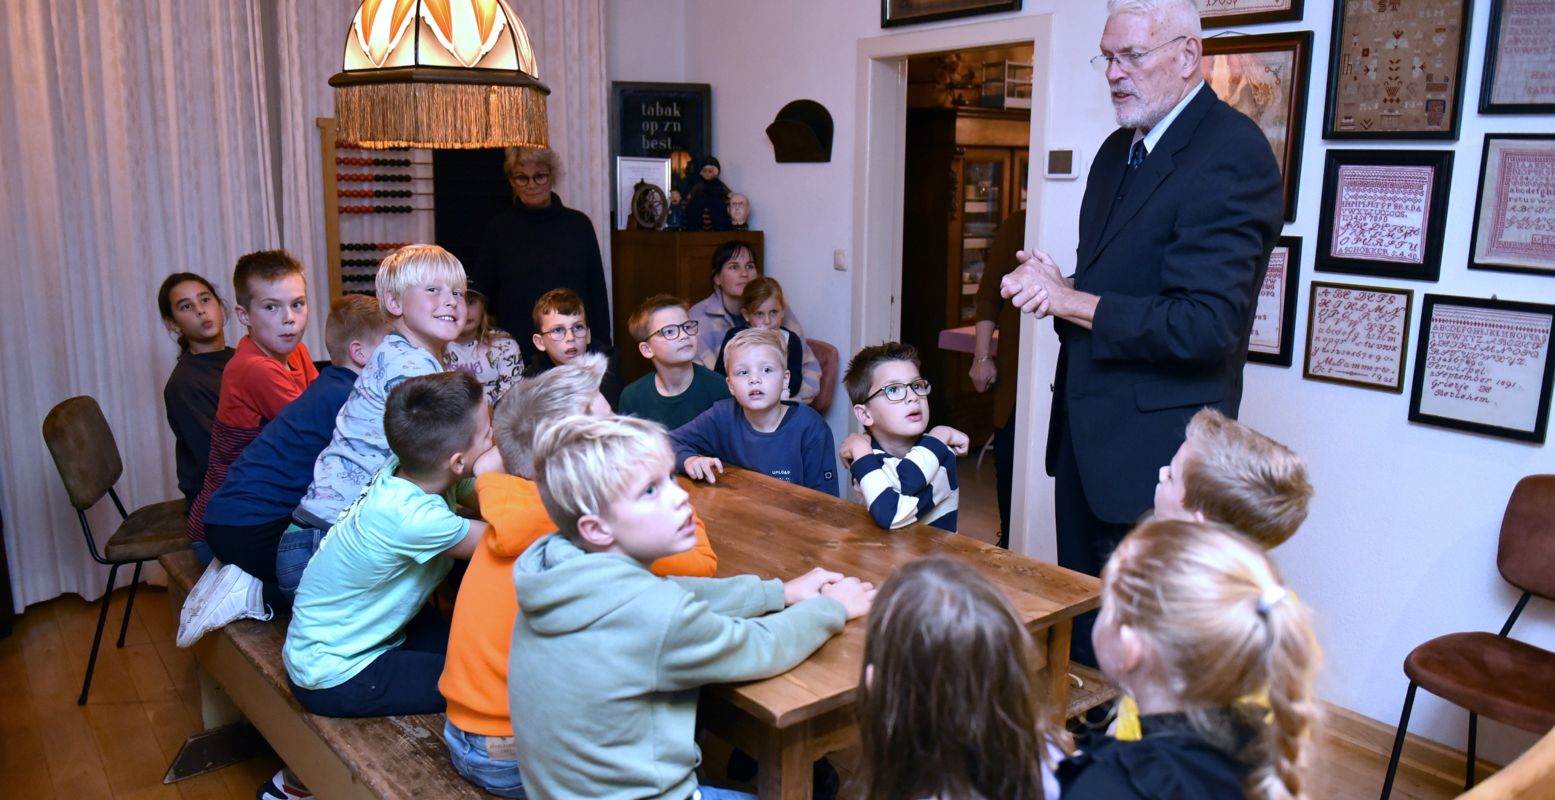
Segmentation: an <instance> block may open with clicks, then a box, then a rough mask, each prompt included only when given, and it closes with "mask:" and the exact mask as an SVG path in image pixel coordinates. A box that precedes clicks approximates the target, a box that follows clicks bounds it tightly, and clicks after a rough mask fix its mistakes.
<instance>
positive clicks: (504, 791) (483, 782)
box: [443, 721, 528, 798]
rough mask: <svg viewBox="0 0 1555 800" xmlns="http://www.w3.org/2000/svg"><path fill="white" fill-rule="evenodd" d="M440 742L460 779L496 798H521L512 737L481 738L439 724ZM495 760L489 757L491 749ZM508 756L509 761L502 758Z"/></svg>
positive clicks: (522, 790)
mask: <svg viewBox="0 0 1555 800" xmlns="http://www.w3.org/2000/svg"><path fill="white" fill-rule="evenodd" d="M443 741H444V742H445V743H447V745H448V756H449V758H450V759H452V760H453V762H454V769H456V770H458V771H459V774H460V775H462V776H464V779H465V780H467V781H469V782H470V783H473V784H475V785H476V786H479V787H481V788H482V789H485V790H486V791H488V792H491V793H492V794H494V795H496V796H498V797H517V798H524V797H528V795H526V794H524V778H523V776H522V775H520V774H519V772H518V755H517V753H516V752H514V750H513V737H511V736H504V737H495V736H481V735H480V734H475V733H465V732H464V731H462V730H459V729H458V728H457V727H454V724H453V723H452V722H446V721H445V722H444V723H443ZM493 748H495V749H497V751H498V752H497V756H496V757H495V758H494V757H492V749H493ZM507 755H511V756H512V757H511V758H505V757H504V756H507Z"/></svg>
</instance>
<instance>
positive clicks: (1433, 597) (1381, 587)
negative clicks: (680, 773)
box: [607, 0, 1555, 762]
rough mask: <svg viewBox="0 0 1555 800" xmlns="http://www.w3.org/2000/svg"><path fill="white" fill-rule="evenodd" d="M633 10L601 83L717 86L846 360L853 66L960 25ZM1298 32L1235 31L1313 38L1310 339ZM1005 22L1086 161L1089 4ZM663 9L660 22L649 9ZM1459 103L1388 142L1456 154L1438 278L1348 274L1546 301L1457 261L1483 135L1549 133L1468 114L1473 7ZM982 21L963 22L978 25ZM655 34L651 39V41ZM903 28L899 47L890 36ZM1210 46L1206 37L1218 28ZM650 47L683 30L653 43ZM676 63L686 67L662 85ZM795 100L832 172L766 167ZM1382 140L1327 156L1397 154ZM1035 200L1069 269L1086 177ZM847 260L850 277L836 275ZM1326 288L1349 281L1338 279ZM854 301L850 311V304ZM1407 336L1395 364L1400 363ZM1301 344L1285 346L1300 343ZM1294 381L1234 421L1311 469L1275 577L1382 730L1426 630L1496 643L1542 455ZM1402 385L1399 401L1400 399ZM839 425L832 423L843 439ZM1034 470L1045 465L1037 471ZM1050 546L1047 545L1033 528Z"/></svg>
mask: <svg viewBox="0 0 1555 800" xmlns="http://www.w3.org/2000/svg"><path fill="white" fill-rule="evenodd" d="M644 5H647V4H639V3H634V2H631V0H611V1H610V3H609V6H608V8H609V10H610V13H611V14H612V16H611V18H610V20H609V21H608V22H607V25H608V31H609V32H608V38H609V40H610V42H611V46H612V52H611V54H610V61H609V64H610V70H611V74H610V77H611V79H612V80H683V81H691V82H706V83H710V84H712V85H713V108H714V142H715V149H716V151H717V152H716V155H717V156H718V157H719V158H720V159H721V161H722V163H723V165H724V174H725V179H726V180H727V181H728V183H729V185H730V186H731V187H734V188H735V189H737V190H739V191H743V192H745V193H746V194H749V195H750V196H751V199H752V203H753V205H754V207H755V209H756V212H755V214H756V220H755V221H756V223H757V225H758V226H759V227H760V228H761V229H763V230H765V231H766V232H767V245H766V248H767V264H768V266H769V267H770V269H771V271H772V274H774V275H775V276H777V277H779V278H780V279H782V280H783V282H784V286H785V288H786V290H787V292H788V294H789V295H790V298H791V299H792V302H793V305H794V306H795V308H796V309H798V310H799V311H800V313H801V316H802V318H803V320H804V322H805V324H806V328H807V329H808V330H809V331H810V332H811V333H812V334H813V335H815V336H818V337H820V338H823V339H827V340H829V341H832V342H834V343H837V344H839V346H841V347H843V349H846V348H847V347H848V346H850V344H851V343H850V341H849V331H850V330H851V326H852V321H853V319H854V316H855V308H856V304H858V303H861V302H869V303H878V302H884V299H883V298H879V297H869V298H855V297H851V277H850V276H849V275H848V274H846V273H841V272H835V271H833V270H832V267H831V260H832V250H833V249H836V248H851V246H852V242H853V235H854V231H853V202H854V197H855V193H856V192H857V187H855V186H854V185H853V181H854V166H855V161H856V159H859V158H869V157H870V156H869V154H868V153H856V152H854V149H855V148H854V141H855V129H856V127H857V125H858V124H859V120H858V119H857V116H858V113H857V110H856V109H857V108H858V106H859V98H858V96H857V91H858V89H857V86H856V83H857V81H856V70H855V65H856V59H857V57H858V55H857V54H858V51H859V47H860V44H859V42H860V40H861V39H868V38H873V37H879V36H891V35H907V34H910V33H917V32H921V31H923V30H926V29H934V28H941V27H947V26H954V25H957V24H958V23H957V22H954V21H953V22H950V23H939V24H936V25H930V26H910V27H908V28H905V29H901V28H899V29H891V30H890V31H883V30H882V29H881V28H880V27H879V16H878V13H879V6H878V4H876V3H874V2H856V3H834V2H828V1H827V0H791V2H786V3H761V2H755V1H754V0H738V1H730V0H671V2H667V3H663V4H658V3H656V4H652V5H653V10H652V12H651V13H650V11H649V9H647V8H645V7H644ZM1307 5H1308V9H1307V12H1306V19H1305V20H1304V21H1303V22H1302V23H1297V24H1281V25H1272V26H1249V27H1248V28H1247V29H1248V30H1249V32H1257V33H1262V32H1268V31H1275V30H1311V31H1314V32H1316V36H1315V40H1316V42H1315V48H1314V52H1313V64H1312V82H1311V86H1312V92H1311V95H1310V97H1309V102H1308V110H1307V124H1306V137H1305V147H1304V158H1303V167H1302V186H1301V191H1300V201H1299V206H1298V213H1297V221H1296V223H1294V224H1292V225H1289V226H1287V228H1286V233H1287V234H1288V235H1295V236H1301V237H1302V238H1303V244H1304V245H1305V249H1304V254H1303V255H1304V263H1303V264H1302V268H1301V277H1302V287H1301V289H1302V294H1301V297H1300V302H1299V304H1298V309H1297V330H1296V340H1297V342H1302V341H1304V338H1305V317H1304V315H1305V313H1306V306H1307V303H1306V283H1307V282H1309V281H1310V280H1311V279H1312V277H1313V270H1312V252H1313V250H1314V249H1315V247H1316V244H1317V237H1316V229H1317V221H1318V211H1319V202H1320V197H1319V196H1320V194H1321V191H1322V172H1323V151H1324V149H1325V146H1324V142H1323V141H1322V139H1321V128H1322V102H1323V95H1324V90H1325V87H1326V82H1327V77H1326V76H1327V60H1328V45H1327V40H1328V36H1329V31H1330V17H1329V15H1330V13H1331V12H1330V9H1329V8H1327V7H1325V5H1324V4H1313V3H1308V4H1307ZM1020 13H1021V14H1051V15H1052V25H1051V31H1052V36H1051V41H1050V42H1047V43H1043V42H1039V43H1038V55H1037V58H1038V59H1041V58H1043V57H1044V52H1046V53H1048V54H1050V55H1051V60H1050V62H1049V63H1050V69H1051V72H1050V75H1051V78H1050V81H1049V83H1050V86H1049V87H1048V91H1047V92H1045V93H1042V92H1041V88H1040V87H1039V89H1038V91H1039V93H1042V96H1043V97H1044V99H1045V101H1046V104H1047V112H1048V120H1049V124H1048V125H1047V126H1046V130H1044V131H1039V132H1037V134H1036V136H1037V138H1038V139H1039V141H1044V142H1049V143H1051V144H1053V145H1058V146H1066V145H1072V146H1077V147H1079V148H1080V150H1081V156H1082V158H1083V162H1082V166H1083V167H1085V168H1087V169H1088V168H1089V166H1090V160H1091V157H1092V155H1094V152H1095V147H1096V146H1097V145H1098V144H1099V143H1100V142H1101V140H1102V139H1103V138H1104V137H1105V136H1106V134H1107V133H1108V132H1110V131H1111V129H1112V128H1113V124H1114V123H1113V120H1112V114H1111V109H1110V108H1109V107H1108V102H1107V99H1106V93H1105V88H1104V86H1103V84H1102V81H1101V79H1100V78H1099V77H1097V76H1096V75H1095V73H1093V72H1092V71H1091V70H1090V68H1089V67H1088V66H1087V65H1086V63H1085V62H1086V60H1087V59H1089V58H1090V57H1091V56H1092V55H1095V53H1096V42H1097V40H1098V38H1099V37H1100V33H1101V27H1102V24H1103V22H1104V20H1105V11H1104V4H1102V3H1100V2H1089V3H1083V4H1082V3H1072V2H1065V1H1064V0H1027V2H1026V3H1025V9H1024V10H1023V11H1022V12H1020ZM659 15H662V18H661V17H660V16H659ZM1474 15H1475V19H1474V21H1473V24H1472V27H1471V42H1470V57H1469V67H1468V70H1467V74H1466V76H1465V77H1466V87H1465V92H1464V106H1465V112H1464V114H1463V126H1462V134H1461V138H1460V139H1459V141H1458V142H1457V143H1456V144H1452V143H1442V144H1440V145H1438V144H1435V143H1404V144H1403V146H1406V147H1425V148H1429V149H1438V148H1445V147H1451V148H1452V149H1454V150H1455V151H1456V152H1457V156H1456V164H1455V165H1454V175H1453V184H1452V188H1451V194H1450V201H1451V205H1450V213H1449V222H1448V234H1447V240H1446V246H1445V248H1444V252H1443V266H1442V278H1441V280H1440V281H1439V282H1437V283H1434V284H1432V283H1420V282H1411V281H1389V280H1386V279H1381V278H1358V279H1355V280H1354V281H1353V282H1364V283H1375V284H1379V285H1389V286H1400V287H1406V288H1412V289H1414V290H1415V292H1416V309H1417V310H1416V314H1415V316H1416V319H1415V320H1414V321H1413V324H1412V328H1411V330H1412V331H1414V330H1418V324H1419V319H1418V316H1419V315H1418V307H1419V304H1420V299H1421V296H1422V295H1423V294H1425V293H1427V292H1431V293H1447V294H1465V295H1476V296H1489V295H1492V294H1495V295H1498V296H1500V297H1502V298H1506V299H1519V300H1542V301H1546V302H1548V301H1549V300H1551V299H1552V298H1555V279H1552V278H1549V277H1542V276H1535V275H1513V274H1502V273H1489V272H1481V271H1469V270H1468V269H1466V267H1465V263H1466V260H1467V256H1466V254H1467V250H1468V242H1467V238H1468V233H1469V227H1470V222H1471V220H1472V214H1473V210H1472V205H1473V201H1474V196H1475V184H1476V182H1477V180H1478V174H1479V153H1480V147H1481V144H1482V138H1483V134H1484V133H1485V132H1487V131H1491V132H1516V131H1533V130H1539V129H1541V128H1543V129H1548V126H1549V124H1548V118H1544V119H1540V118H1537V117H1482V116H1479V115H1477V114H1476V113H1475V112H1474V108H1475V107H1476V99H1477V97H1478V92H1479V83H1480V72H1481V69H1482V67H1481V64H1482V61H1483V54H1484V49H1485V44H1484V42H1485V31H1486V29H1487V25H1488V21H1487V16H1488V4H1484V3H1479V4H1476V8H1475V14H1474ZM989 19H998V17H981V18H973V19H972V20H969V22H987V21H988V20H989ZM646 31H651V33H646ZM904 31H905V32H906V33H905V34H904V33H902V32H904ZM1212 33H1213V31H1212ZM663 36H679V37H681V38H679V39H670V40H666V39H664V38H661V37H663ZM673 50H678V51H680V53H681V55H679V56H678V57H679V58H682V59H683V62H682V71H681V72H679V73H676V72H675V71H674V70H673V61H674V59H675V58H676V57H677V56H673V55H666V53H667V52H668V51H673ZM798 98H810V99H814V100H817V101H819V102H820V103H821V104H823V105H825V106H826V107H827V109H829V110H830V111H831V113H832V117H833V120H834V122H835V125H836V134H835V138H834V140H833V147H832V161H831V162H830V163H827V164H776V163H774V161H773V158H772V148H771V144H770V143H769V142H768V141H767V139H766V136H765V134H764V132H763V131H764V129H765V127H766V125H767V124H768V123H769V122H770V121H771V120H772V117H773V116H774V115H775V114H776V112H777V110H778V109H779V108H781V107H782V105H783V104H785V103H787V102H789V101H790V100H794V99H798ZM1397 144H1398V143H1382V144H1380V145H1355V144H1352V143H1350V142H1334V143H1332V146H1333V147H1356V146H1359V147H1380V148H1391V147H1394V146H1395V145H1397ZM1035 180H1036V182H1035V183H1034V184H1033V186H1032V198H1033V201H1032V202H1033V203H1034V204H1035V205H1036V210H1035V212H1034V213H1035V215H1036V219H1035V220H1033V222H1034V223H1035V224H1032V225H1028V230H1029V231H1032V235H1031V237H1030V238H1029V244H1031V245H1033V246H1040V247H1042V248H1043V249H1046V250H1048V251H1050V252H1052V253H1054V254H1055V256H1056V257H1057V258H1058V259H1059V261H1060V263H1061V264H1064V265H1065V266H1066V268H1067V269H1072V268H1073V253H1074V251H1075V247H1076V237H1077V231H1076V214H1077V209H1078V207H1079V203H1080V196H1081V193H1082V192H1083V190H1084V185H1083V184H1084V181H1083V180H1081V181H1072V182H1047V181H1042V180H1041V179H1040V178H1038V179H1035ZM857 267H858V265H856V264H851V256H850V268H857ZM1322 279H1324V280H1329V279H1332V280H1337V281H1339V282H1350V279H1349V278H1348V277H1347V276H1335V275H1324V276H1322ZM848 298H851V300H850V299H848ZM1035 328H1036V342H1037V343H1038V345H1039V346H1038V347H1036V348H1034V349H1035V350H1036V352H1035V353H1033V354H1031V355H1030V356H1029V358H1030V359H1031V361H1030V362H1029V363H1030V368H1029V370H1028V371H1027V372H1026V373H1025V375H1026V380H1028V381H1029V385H1030V386H1031V387H1032V388H1034V389H1044V388H1045V387H1046V386H1047V384H1048V383H1049V382H1050V380H1051V376H1052V372H1053V359H1054V356H1055V355H1056V347H1054V346H1053V345H1054V339H1053V337H1052V329H1051V325H1050V324H1047V323H1039V324H1037V325H1036V326H1035ZM1413 344H1414V343H1413V341H1411V342H1410V350H1411V352H1410V354H1409V359H1410V365H1411V368H1412V365H1413V360H1414V353H1413ZM1298 347H1299V345H1298ZM1300 362H1301V359H1300V357H1299V356H1298V358H1297V364H1296V366H1294V367H1292V368H1290V369H1280V368H1276V367H1267V366H1262V365H1249V366H1248V368H1247V391H1246V395H1245V398H1244V400H1243V404H1242V416H1243V419H1244V420H1245V421H1247V422H1249V423H1250V424H1252V425H1253V426H1255V427H1257V428H1259V429H1261V430H1264V431H1266V432H1267V433H1269V434H1270V435H1272V436H1274V437H1275V438H1277V439H1280V440H1282V441H1284V442H1286V443H1288V444H1290V445H1291V446H1292V447H1294V448H1295V449H1296V450H1297V451H1298V452H1300V453H1302V454H1303V455H1305V456H1306V458H1307V460H1308V462H1309V464H1310V467H1311V471H1312V476H1313V480H1314V483H1315V484H1316V487H1317V491H1318V495H1317V497H1316V498H1315V500H1314V502H1313V506H1312V513H1311V516H1310V519H1309V522H1308V523H1307V525H1306V526H1305V527H1304V528H1303V529H1302V531H1301V533H1300V535H1298V536H1297V537H1296V538H1295V539H1294V540H1292V541H1291V542H1290V543H1288V544H1286V545H1285V546H1283V547H1281V548H1280V550H1279V551H1278V552H1277V557H1278V560H1279V562H1280V564H1281V565H1282V567H1283V568H1284V570H1285V573H1286V577H1287V580H1288V581H1289V582H1290V584H1291V585H1292V586H1294V587H1295V588H1296V589H1297V590H1298V591H1299V593H1300V596H1301V598H1302V599H1303V600H1305V601H1306V602H1308V603H1309V604H1310V605H1311V606H1312V607H1313V608H1314V609H1315V610H1316V612H1317V614H1318V616H1319V618H1320V623H1321V632H1322V638H1323V641H1324V644H1325V647H1326V653H1327V669H1326V671H1325V675H1324V678H1323V684H1322V687H1321V692H1322V694H1323V696H1324V697H1325V698H1327V699H1329V700H1331V701H1333V702H1335V703H1337V704H1339V705H1342V706H1345V707H1347V708H1350V709H1353V710H1355V711H1358V712H1360V713H1362V714H1365V715H1367V716H1370V717H1373V718H1376V719H1380V720H1384V721H1387V722H1389V723H1391V722H1393V721H1396V719H1397V715H1398V712H1399V709H1400V707H1401V704H1402V701H1403V693H1404V687H1405V678H1404V675H1403V671H1402V664H1403V660H1404V656H1405V655H1406V654H1407V653H1408V652H1409V650H1410V648H1412V647H1413V646H1415V645H1416V644H1419V643H1420V642H1423V641H1425V640H1426V639H1429V638H1431V637H1432V636H1435V635H1438V634H1441V633H1446V632H1450V631H1454V630H1469V629H1490V630H1495V629H1496V628H1497V627H1498V626H1499V625H1500V624H1501V621H1502V620H1503V619H1504V617H1505V615H1506V613H1507V612H1508V611H1509V610H1510V607H1511V604H1512V602H1513V601H1514V600H1515V594H1514V592H1513V590H1512V589H1510V588H1509V587H1508V586H1507V585H1506V584H1505V582H1503V581H1502V580H1501V579H1500V576H1499V575H1498V574H1497V572H1496V570H1495V566H1494V560H1495V546H1496V535H1497V531H1498V528H1499V524H1500V520H1501V513H1502V510H1503V508H1504V506H1505V502H1506V498H1507V495H1508V494H1509V493H1510V491H1511V488H1512V485H1513V484H1514V483H1515V482H1516V481H1517V479H1518V478H1519V477H1521V476H1523V475H1525V474H1530V473H1535V472H1555V445H1545V446H1531V445H1526V444H1520V443H1514V442H1510V441H1504V440H1500V439H1493V438H1489V437H1480V436H1474V435H1469V434H1464V433H1459V432H1456V431H1449V430H1443V429H1438V428H1432V427H1428V426H1423V425H1416V424H1411V423H1409V422H1408V421H1407V420H1406V417H1407V413H1408V395H1407V392H1406V394H1405V395H1403V396H1399V395H1394V394H1390V393H1382V392H1374V391H1368V390H1365V389H1357V388H1349V387H1342V386H1336V385H1330V384H1323V383H1318V382H1312V381H1304V380H1302V378H1301V371H1300ZM1406 388H1407V387H1406ZM1048 401H1049V397H1048V392H1046V391H1035V392H1032V393H1031V394H1030V395H1029V398H1028V399H1026V400H1023V403H1024V404H1025V406H1026V408H1027V411H1026V413H1029V414H1030V419H1032V420H1035V423H1034V424H1029V425H1026V426H1025V428H1024V430H1025V432H1026V433H1025V437H1024V438H1026V439H1027V440H1028V441H1031V442H1037V443H1040V442H1041V441H1042V437H1043V435H1044V434H1045V428H1046V418H1047V409H1048ZM844 417H845V414H844V413H842V411H841V409H834V410H833V412H832V414H831V422H832V424H833V426H834V428H836V430H837V431H838V432H839V433H840V432H842V431H843V430H844V428H845V426H846V420H845V419H844ZM1038 463H1040V462H1038ZM1027 488H1028V491H1026V492H1024V493H1021V492H1018V493H1017V494H1024V495H1025V496H1026V497H1027V498H1028V505H1027V513H1028V514H1029V515H1030V516H1031V518H1033V519H1035V520H1038V521H1039V522H1040V524H1041V526H1042V529H1043V530H1044V531H1048V530H1050V522H1049V521H1050V520H1051V519H1052V502H1051V498H1052V483H1051V481H1050V480H1049V479H1047V478H1046V477H1045V476H1041V475H1040V474H1038V475H1033V476H1032V477H1031V480H1030V481H1029V482H1028V486H1027ZM1049 535H1050V534H1049ZM1050 548H1051V542H1050V541H1044V542H1029V543H1027V549H1028V550H1030V551H1033V552H1050ZM1517 633H1518V634H1519V635H1520V636H1521V637H1522V638H1525V639H1528V640H1530V641H1532V642H1534V643H1536V644H1540V645H1542V646H1545V647H1552V648H1555V609H1552V608H1551V606H1550V604H1548V603H1544V604H1539V603H1535V604H1534V606H1533V607H1531V608H1530V610H1529V612H1528V613H1527V614H1525V619H1524V621H1523V622H1522V623H1520V625H1519V627H1518V629H1517ZM1465 729H1466V718H1465V716H1464V714H1463V713H1462V712H1461V711H1459V710H1457V709H1455V708H1453V707H1451V706H1450V705H1448V704H1446V703H1444V702H1442V701H1439V700H1437V699H1435V698H1433V697H1428V696H1427V695H1425V694H1424V693H1422V694H1421V695H1420V700H1419V701H1418V702H1417V703H1416V708H1415V716H1414V722H1413V724H1412V725H1411V730H1412V731H1414V732H1416V733H1420V734H1423V735H1426V736H1429V737H1430V738H1433V739H1437V740H1439V741H1443V742H1445V743H1447V744H1449V745H1451V746H1453V747H1456V748H1460V749H1461V748H1462V747H1463V741H1464V740H1463V736H1464V732H1465ZM1480 734H1481V735H1480V740H1481V753H1482V754H1483V755H1484V756H1486V757H1488V758H1491V759H1493V760H1497V761H1503V762H1504V761H1506V760H1509V759H1510V758H1511V757H1513V756H1514V755H1515V754H1516V753H1517V752H1519V751H1520V750H1521V749H1523V748H1525V747H1526V746H1527V744H1528V742H1529V741H1531V738H1530V737H1527V736H1525V735H1522V734H1520V733H1518V732H1516V731H1513V730H1511V729H1508V728H1505V727H1504V726H1500V725H1497V724H1495V723H1486V724H1484V725H1482V726H1481V731H1480Z"/></svg>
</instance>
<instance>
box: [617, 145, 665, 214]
mask: <svg viewBox="0 0 1555 800" xmlns="http://www.w3.org/2000/svg"><path fill="white" fill-rule="evenodd" d="M639 183H647V184H648V185H650V186H657V187H659V192H660V194H661V195H662V196H663V197H665V198H668V197H669V191H670V160H669V159H668V158H640V157H633V156H617V157H616V196H615V202H616V208H618V209H620V212H619V213H617V214H616V227H617V228H620V229H625V228H626V220H627V218H629V217H635V215H636V212H637V206H636V205H635V203H634V201H635V200H636V199H637V190H638V187H637V184H639ZM664 207H665V209H666V213H668V208H669V202H668V201H667V200H666V201H665V204H664Z"/></svg>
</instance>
